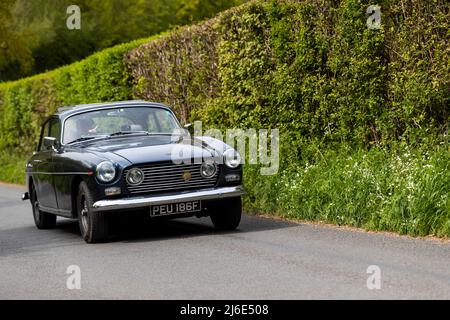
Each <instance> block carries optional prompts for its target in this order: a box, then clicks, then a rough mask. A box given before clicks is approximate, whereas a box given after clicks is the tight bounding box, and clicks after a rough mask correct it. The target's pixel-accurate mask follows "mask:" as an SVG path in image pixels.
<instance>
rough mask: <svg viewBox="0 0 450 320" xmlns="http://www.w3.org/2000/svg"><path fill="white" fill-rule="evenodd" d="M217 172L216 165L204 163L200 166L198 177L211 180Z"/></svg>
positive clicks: (209, 162)
mask: <svg viewBox="0 0 450 320" xmlns="http://www.w3.org/2000/svg"><path fill="white" fill-rule="evenodd" d="M216 172H217V165H216V164H215V163H214V162H212V161H206V162H203V163H202V165H201V166H200V175H201V176H202V177H203V178H206V179H208V178H211V177H213V176H214V175H215V174H216Z"/></svg>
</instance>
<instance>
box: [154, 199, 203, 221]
mask: <svg viewBox="0 0 450 320" xmlns="http://www.w3.org/2000/svg"><path fill="white" fill-rule="evenodd" d="M201 210H202V203H201V201H199V200H196V201H186V202H177V203H169V204H158V205H156V206H151V207H150V216H152V217H157V216H166V215H171V214H179V213H190V212H197V211H201Z"/></svg>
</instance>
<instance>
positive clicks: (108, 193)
mask: <svg viewBox="0 0 450 320" xmlns="http://www.w3.org/2000/svg"><path fill="white" fill-rule="evenodd" d="M187 126H188V124H187V125H186V126H184V127H183V126H181V125H180V122H179V121H178V119H177V118H176V116H175V114H174V112H173V111H172V110H171V109H170V108H169V107H167V106H165V105H163V104H159V103H152V102H145V101H123V102H113V103H102V104H89V105H77V106H72V107H63V108H60V109H58V112H57V113H56V114H54V115H52V116H50V117H49V118H48V119H47V120H46V121H45V122H44V124H43V125H42V130H41V134H40V139H39V144H38V146H37V149H36V151H35V152H34V153H33V155H32V157H31V158H30V159H29V160H28V161H27V164H26V183H27V192H26V193H24V194H23V196H22V199H23V200H30V202H31V207H32V211H33V217H34V221H35V224H36V226H37V228H39V229H49V228H53V227H55V225H56V217H57V216H61V217H65V218H71V219H78V222H79V228H80V231H81V235H82V237H83V239H84V240H85V241H86V242H88V243H95V242H104V241H107V240H108V235H109V231H108V230H109V221H110V217H111V215H114V214H118V213H129V212H134V213H138V214H139V213H141V214H145V215H148V217H149V218H148V219H159V218H163V217H165V218H180V217H190V216H197V217H208V216H209V217H211V220H212V223H213V224H214V226H215V227H216V228H217V229H220V230H233V229H235V228H237V227H238V225H239V223H240V219H241V196H242V195H243V194H244V189H243V186H242V164H241V158H240V155H239V153H238V152H237V151H236V150H234V149H233V148H231V147H230V146H229V145H227V144H225V143H224V142H222V141H220V140H218V139H214V138H211V137H202V136H199V137H196V136H192V135H191V134H190V133H189V131H188V130H187V129H186V128H187Z"/></svg>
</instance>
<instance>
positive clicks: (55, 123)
mask: <svg viewBox="0 0 450 320" xmlns="http://www.w3.org/2000/svg"><path fill="white" fill-rule="evenodd" d="M48 137H53V138H56V140H57V141H60V138H61V126H60V125H59V120H57V119H52V120H50V131H49V133H48Z"/></svg>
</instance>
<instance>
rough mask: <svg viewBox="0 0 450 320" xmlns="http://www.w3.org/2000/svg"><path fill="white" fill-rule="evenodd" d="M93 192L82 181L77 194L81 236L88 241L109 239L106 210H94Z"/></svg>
mask: <svg viewBox="0 0 450 320" xmlns="http://www.w3.org/2000/svg"><path fill="white" fill-rule="evenodd" d="M93 204H94V201H93V198H92V194H91V192H90V190H89V188H88V186H87V184H86V183H85V182H81V183H80V187H79V189H78V196H77V213H78V224H79V226H80V231H81V237H82V238H83V239H84V241H86V242H87V243H99V242H105V241H106V240H107V239H108V229H109V223H108V222H109V221H108V217H107V216H106V214H105V213H104V212H94V211H93V210H92V205H93Z"/></svg>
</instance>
